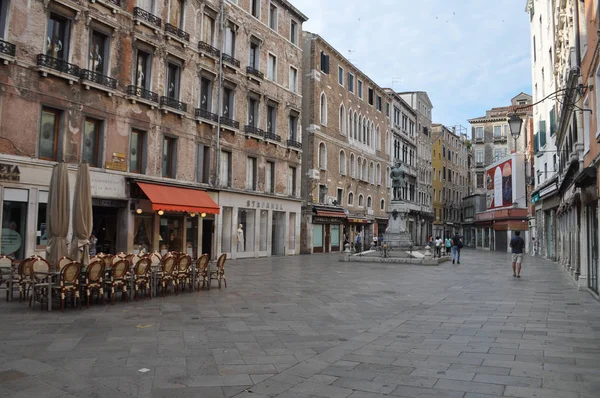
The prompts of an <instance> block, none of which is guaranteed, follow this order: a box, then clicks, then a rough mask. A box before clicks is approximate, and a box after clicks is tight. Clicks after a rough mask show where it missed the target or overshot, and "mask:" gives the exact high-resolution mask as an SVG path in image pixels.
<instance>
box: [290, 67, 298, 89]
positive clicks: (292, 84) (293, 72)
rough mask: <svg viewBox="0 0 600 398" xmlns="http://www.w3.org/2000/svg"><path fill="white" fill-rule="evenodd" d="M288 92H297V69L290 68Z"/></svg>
mask: <svg viewBox="0 0 600 398" xmlns="http://www.w3.org/2000/svg"><path fill="white" fill-rule="evenodd" d="M290 91H292V92H293V93H297V92H298V69H296V68H294V67H293V66H290Z"/></svg>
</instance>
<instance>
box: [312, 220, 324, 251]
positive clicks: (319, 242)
mask: <svg viewBox="0 0 600 398" xmlns="http://www.w3.org/2000/svg"><path fill="white" fill-rule="evenodd" d="M313 247H323V226H322V225H319V224H314V225H313Z"/></svg>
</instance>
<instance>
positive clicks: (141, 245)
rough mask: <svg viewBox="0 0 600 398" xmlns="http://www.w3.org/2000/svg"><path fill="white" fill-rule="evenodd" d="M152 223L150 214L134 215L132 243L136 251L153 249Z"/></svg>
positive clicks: (150, 250)
mask: <svg viewBox="0 0 600 398" xmlns="http://www.w3.org/2000/svg"><path fill="white" fill-rule="evenodd" d="M152 224H153V223H152V216H135V218H134V228H135V235H134V236H133V244H134V246H135V248H134V251H136V250H137V251H138V253H139V252H147V253H149V252H152V251H153V250H154V249H153V247H152ZM98 249H100V248H98ZM100 251H102V250H100Z"/></svg>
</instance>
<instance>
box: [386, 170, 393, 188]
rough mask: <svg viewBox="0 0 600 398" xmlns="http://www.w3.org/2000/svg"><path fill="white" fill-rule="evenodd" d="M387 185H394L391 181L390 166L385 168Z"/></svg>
mask: <svg viewBox="0 0 600 398" xmlns="http://www.w3.org/2000/svg"><path fill="white" fill-rule="evenodd" d="M385 185H387V186H388V187H391V186H392V184H391V183H390V168H389V167H386V168H385Z"/></svg>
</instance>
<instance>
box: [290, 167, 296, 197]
mask: <svg viewBox="0 0 600 398" xmlns="http://www.w3.org/2000/svg"><path fill="white" fill-rule="evenodd" d="M288 192H289V194H290V195H291V196H294V197H295V196H298V192H297V187H296V168H295V167H292V166H290V167H289V168H288Z"/></svg>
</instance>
